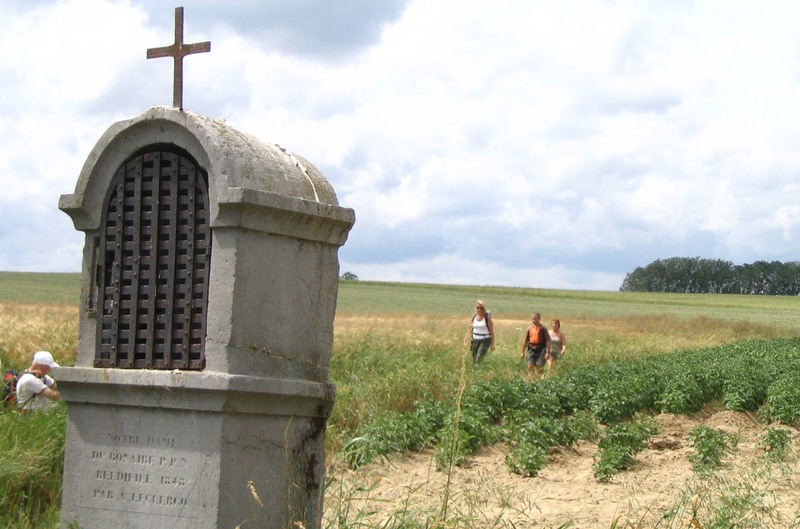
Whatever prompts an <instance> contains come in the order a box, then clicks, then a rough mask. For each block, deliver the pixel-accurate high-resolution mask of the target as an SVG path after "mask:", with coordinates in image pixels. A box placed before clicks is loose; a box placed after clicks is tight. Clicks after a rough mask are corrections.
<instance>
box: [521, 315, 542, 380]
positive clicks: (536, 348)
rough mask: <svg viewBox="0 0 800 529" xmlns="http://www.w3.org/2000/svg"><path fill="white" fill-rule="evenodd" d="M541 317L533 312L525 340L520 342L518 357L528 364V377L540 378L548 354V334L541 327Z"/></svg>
mask: <svg viewBox="0 0 800 529" xmlns="http://www.w3.org/2000/svg"><path fill="white" fill-rule="evenodd" d="M541 319H542V315H541V314H539V313H538V312H534V313H533V315H532V316H531V321H532V323H531V325H530V327H528V330H527V331H526V332H525V339H523V340H522V348H521V349H520V351H519V357H520V358H525V363H526V364H528V376H529V377H530V378H538V377H540V376H542V372H543V371H544V364H545V360H546V356H547V355H549V354H550V333H549V332H547V328H546V327H545V326H544V325H542V322H541Z"/></svg>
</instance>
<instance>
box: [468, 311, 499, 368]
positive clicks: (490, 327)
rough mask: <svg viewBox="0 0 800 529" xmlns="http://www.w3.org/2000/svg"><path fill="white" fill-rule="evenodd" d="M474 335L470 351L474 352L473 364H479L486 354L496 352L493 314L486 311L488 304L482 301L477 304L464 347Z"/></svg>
mask: <svg viewBox="0 0 800 529" xmlns="http://www.w3.org/2000/svg"><path fill="white" fill-rule="evenodd" d="M470 335H472V341H471V343H470V351H471V352H472V363H473V364H479V363H480V362H481V360H483V357H484V356H486V353H487V352H488V351H489V349H491V350H492V351H494V324H493V323H492V313H491V312H489V311H487V310H486V304H485V303H484V302H483V301H482V300H480V299H479V300H478V301H476V302H475V314H473V315H472V319H471V320H470V322H469V328H468V329H467V335H466V336H464V345H465V346H466V345H467V339H468V338H469V337H470Z"/></svg>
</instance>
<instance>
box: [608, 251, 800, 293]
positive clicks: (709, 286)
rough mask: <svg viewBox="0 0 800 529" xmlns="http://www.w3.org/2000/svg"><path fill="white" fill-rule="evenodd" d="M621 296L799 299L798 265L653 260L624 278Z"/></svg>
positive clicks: (719, 260)
mask: <svg viewBox="0 0 800 529" xmlns="http://www.w3.org/2000/svg"><path fill="white" fill-rule="evenodd" d="M619 289H620V291H622V292H684V293H714V294H762V295H775V296H797V295H800V261H792V262H789V263H781V262H779V261H772V262H767V261H756V262H754V263H752V264H743V265H734V264H733V263H731V262H730V261H723V260H721V259H701V258H700V257H670V258H669V259H656V260H655V261H653V262H652V263H650V264H649V265H647V266H645V267H641V266H640V267H638V268H636V270H634V271H633V272H631V273H629V274H628V275H626V276H625V280H624V281H623V282H622V286H621V287H619Z"/></svg>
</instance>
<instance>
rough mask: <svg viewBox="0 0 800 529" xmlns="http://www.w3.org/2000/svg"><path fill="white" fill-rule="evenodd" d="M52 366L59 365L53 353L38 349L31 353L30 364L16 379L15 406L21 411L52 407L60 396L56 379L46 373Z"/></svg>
mask: <svg viewBox="0 0 800 529" xmlns="http://www.w3.org/2000/svg"><path fill="white" fill-rule="evenodd" d="M54 367H59V365H58V364H57V363H56V361H55V360H54V359H53V355H52V354H50V353H49V352H47V351H39V352H37V353H36V354H34V355H33V361H32V362H31V366H30V367H29V368H28V369H26V370H25V372H24V373H22V375H20V377H19V381H17V391H16V394H17V407H18V408H19V409H20V410H22V411H36V410H44V409H48V408H52V407H53V406H55V403H56V402H57V401H58V400H59V399H60V398H61V396H60V395H59V394H58V388H57V387H56V381H55V380H54V379H53V377H51V376H50V375H48V373H49V372H50V370H51V369H52V368H54Z"/></svg>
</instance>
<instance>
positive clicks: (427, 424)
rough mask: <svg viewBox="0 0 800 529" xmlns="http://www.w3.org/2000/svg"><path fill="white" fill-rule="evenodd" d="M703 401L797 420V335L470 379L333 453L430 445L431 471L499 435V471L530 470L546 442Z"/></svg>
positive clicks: (625, 427) (692, 408) (644, 426)
mask: <svg viewBox="0 0 800 529" xmlns="http://www.w3.org/2000/svg"><path fill="white" fill-rule="evenodd" d="M712 402H718V403H721V405H722V406H723V407H724V408H725V409H728V410H733V411H758V412H759V415H760V416H761V418H762V420H764V421H766V422H772V421H777V422H781V423H784V424H797V423H798V419H800V339H784V340H770V341H747V342H739V343H735V344H727V345H722V346H718V347H712V348H706V349H700V350H687V351H681V352H677V353H670V354H664V355H659V356H647V357H641V358H639V359H637V360H633V361H611V362H607V363H603V364H600V365H587V366H583V367H580V368H577V369H574V370H571V371H567V372H564V373H563V374H561V375H559V376H554V377H551V378H548V379H545V380H541V381H538V382H535V383H530V382H526V381H521V380H493V381H488V382H479V383H475V384H473V385H470V386H469V387H467V388H466V389H465V391H464V393H463V397H462V399H461V403H460V406H457V399H456V398H455V397H453V398H450V399H447V400H444V401H437V400H433V399H425V400H422V401H419V402H416V403H415V405H414V408H413V410H412V411H411V412H408V413H399V412H393V413H386V414H383V415H379V416H376V417H374V418H373V419H372V420H370V421H368V422H366V423H365V424H363V425H362V427H361V428H359V430H358V431H356V432H354V434H353V435H352V436H351V437H350V439H349V441H347V442H346V443H345V445H344V449H343V451H342V453H343V455H344V457H345V459H346V461H347V462H348V464H350V465H351V466H353V467H357V466H360V465H363V464H365V463H368V462H370V461H372V460H373V459H375V458H376V457H381V456H384V455H387V454H389V453H392V452H400V451H404V450H420V449H422V448H424V447H427V446H433V447H434V450H435V460H436V463H437V466H438V467H439V468H440V469H441V468H445V467H446V466H447V465H449V464H459V463H460V462H462V461H463V460H464V459H465V458H466V457H467V456H468V455H469V454H470V453H472V452H473V451H474V450H475V449H476V448H478V447H479V446H484V445H490V444H493V443H497V442H501V441H502V442H507V443H509V445H511V446H512V447H513V449H512V452H511V453H510V454H509V456H508V458H507V459H506V463H507V464H508V466H509V468H510V469H511V470H512V471H514V472H518V473H521V474H525V475H535V473H536V471H537V470H538V469H540V468H542V467H543V465H544V464H545V460H546V452H547V450H548V449H549V448H551V447H554V446H569V445H572V444H574V443H576V442H577V441H578V440H580V439H597V438H598V436H600V437H607V436H608V435H622V436H625V435H627V436H629V437H631V436H632V437H631V438H636V439H637V440H636V442H635V443H633V444H634V445H636V444H641V440H640V439H639V438H640V437H641V436H642V435H643V433H644V435H646V434H647V432H650V431H652V428H651V426H650V425H649V424H648V423H647V422H646V421H643V420H639V418H637V419H636V420H633V421H632V419H634V418H636V417H637V414H647V413H656V412H664V413H675V414H687V413H693V412H696V411H698V410H700V409H701V408H702V407H703V406H704V405H705V404H708V403H712ZM600 424H603V425H607V426H609V428H605V429H603V428H600ZM601 431H602V432H604V433H603V434H602V435H601V434H600V433H599V432H601ZM605 444H606V445H611V444H613V443H611V442H610V441H606V442H605ZM599 446H600V448H601V449H602V448H603V440H602V439H601V441H600V443H599ZM622 457H623V459H624V458H625V457H627V456H625V455H624V454H622Z"/></svg>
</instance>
